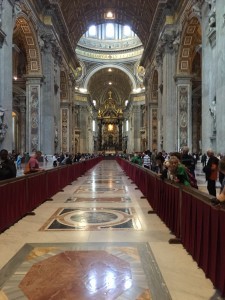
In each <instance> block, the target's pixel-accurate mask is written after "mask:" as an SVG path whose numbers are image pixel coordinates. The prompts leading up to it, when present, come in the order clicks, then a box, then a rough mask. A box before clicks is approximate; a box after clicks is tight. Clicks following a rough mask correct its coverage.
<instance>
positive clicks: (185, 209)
mask: <svg viewBox="0 0 225 300" xmlns="http://www.w3.org/2000/svg"><path fill="white" fill-rule="evenodd" d="M118 162H119V164H120V165H121V166H123V169H124V170H125V171H126V173H127V175H128V176H129V177H130V178H132V179H133V181H134V182H135V183H136V184H137V186H139V188H140V189H141V190H142V191H143V192H144V193H146V196H147V199H148V202H149V203H150V205H151V207H152V208H153V210H154V211H155V212H156V213H157V214H158V215H159V217H160V218H161V219H162V220H163V221H164V222H165V224H166V225H167V226H168V227H169V228H170V230H171V231H172V232H173V233H174V234H175V236H176V237H179V238H181V241H182V244H183V246H184V248H185V249H186V250H187V251H188V252H189V253H190V254H191V255H192V257H193V259H194V260H195V261H196V262H197V264H198V266H199V267H200V268H202V269H203V271H204V272H205V274H206V276H207V277H208V278H209V279H211V281H212V283H213V284H214V286H215V287H216V288H217V289H218V290H220V291H221V293H222V297H224V296H225V253H224V249H225V210H224V209H219V208H218V207H212V206H211V205H210V203H209V199H208V198H207V196H206V195H204V194H203V193H200V192H198V191H195V190H194V189H190V188H182V186H178V185H172V184H170V183H168V182H163V181H162V180H160V179H158V178H157V176H154V175H153V174H151V172H146V170H145V169H141V168H140V167H138V166H136V165H134V164H130V163H129V162H128V161H125V160H124V161H123V163H122V162H121V159H118ZM146 174H147V175H146ZM144 182H145V184H146V182H147V187H145V188H144V186H143V184H144Z"/></svg>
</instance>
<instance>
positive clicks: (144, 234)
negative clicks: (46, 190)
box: [0, 160, 219, 300]
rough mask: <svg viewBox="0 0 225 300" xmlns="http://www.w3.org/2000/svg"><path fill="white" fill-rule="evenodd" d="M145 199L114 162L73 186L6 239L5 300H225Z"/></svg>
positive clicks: (2, 240) (1, 240)
mask: <svg viewBox="0 0 225 300" xmlns="http://www.w3.org/2000/svg"><path fill="white" fill-rule="evenodd" d="M36 189H38V187H36ZM34 192H35V189H34ZM141 197H142V194H141V192H140V191H139V190H138V189H137V187H136V186H135V184H133V183H132V182H131V180H130V179H129V178H128V177H127V176H126V174H125V173H124V172H123V171H122V169H121V168H120V166H119V165H118V164H117V163H116V161H114V160H103V161H101V162H100V163H99V164H98V165H96V166H95V167H94V168H93V169H91V170H89V171H88V172H87V173H86V174H85V175H84V176H82V177H80V178H78V180H77V181H74V182H73V183H72V184H71V185H68V186H67V187H65V189H64V190H63V191H61V192H59V193H57V194H56V195H55V196H54V197H53V201H48V202H45V203H44V204H42V205H41V206H39V207H38V208H37V209H36V210H35V215H34V216H26V217H25V218H23V219H22V220H20V221H19V222H18V223H16V224H15V225H14V226H12V227H11V228H9V229H8V230H6V231H5V232H4V233H2V234H1V235H0V244H1V253H0V268H1V271H0V286H1V291H0V299H10V300H14V299H32V300H36V299H37V300H38V299H46V300H47V299H57V300H58V299H60V300H61V299H76V300H89V299H95V300H100V299H105V300H111V299H121V300H122V299H129V300H135V299H139V300H140V299H143V300H147V299H157V300H158V299H159V300H164V299H175V300H180V299H182V300H189V299H191V300H198V299H202V300H203V299H219V297H218V296H217V294H216V291H215V290H214V289H213V286H212V283H211V281H210V280H208V279H206V278H205V275H204V273H203V271H202V270H201V269H199V268H198V267H197V264H196V263H195V262H194V261H193V260H192V258H191V256H190V255H188V254H187V252H186V250H185V249H184V248H183V247H182V245H179V244H175V245H171V244H169V243H168V240H169V239H170V238H171V237H172V235H171V234H170V232H169V229H168V228H167V227H166V226H165V225H164V224H163V222H162V221H161V220H160V219H159V218H158V217H157V216H156V215H155V214H151V215H149V214H148V211H149V209H150V206H149V204H148V202H147V200H146V199H143V198H141Z"/></svg>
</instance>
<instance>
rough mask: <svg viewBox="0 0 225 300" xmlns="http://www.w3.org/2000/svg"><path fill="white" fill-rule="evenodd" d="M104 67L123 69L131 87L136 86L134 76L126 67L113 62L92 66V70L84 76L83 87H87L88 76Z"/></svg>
mask: <svg viewBox="0 0 225 300" xmlns="http://www.w3.org/2000/svg"><path fill="white" fill-rule="evenodd" d="M106 68H116V69H119V70H121V71H123V72H124V73H125V74H126V75H127V76H128V77H129V79H130V80H131V82H132V85H133V88H134V89H135V88H137V86H136V81H135V78H134V76H133V75H132V74H131V73H130V72H129V71H128V70H127V69H126V68H124V67H123V66H120V65H114V64H106V65H101V66H98V67H97V68H94V69H93V70H91V72H90V73H89V74H88V75H87V77H86V78H85V82H84V88H85V89H87V86H88V82H89V80H90V78H91V77H92V76H93V75H94V74H95V73H96V72H98V71H99V70H102V69H106Z"/></svg>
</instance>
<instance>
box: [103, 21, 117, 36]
mask: <svg viewBox="0 0 225 300" xmlns="http://www.w3.org/2000/svg"><path fill="white" fill-rule="evenodd" d="M105 34H106V38H114V35H115V30H114V24H112V23H108V24H106V32H105Z"/></svg>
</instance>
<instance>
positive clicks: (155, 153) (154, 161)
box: [151, 149, 157, 172]
mask: <svg viewBox="0 0 225 300" xmlns="http://www.w3.org/2000/svg"><path fill="white" fill-rule="evenodd" d="M156 156H157V150H156V149H154V150H153V152H152V155H151V163H152V165H151V169H152V171H153V172H156Z"/></svg>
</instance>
